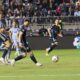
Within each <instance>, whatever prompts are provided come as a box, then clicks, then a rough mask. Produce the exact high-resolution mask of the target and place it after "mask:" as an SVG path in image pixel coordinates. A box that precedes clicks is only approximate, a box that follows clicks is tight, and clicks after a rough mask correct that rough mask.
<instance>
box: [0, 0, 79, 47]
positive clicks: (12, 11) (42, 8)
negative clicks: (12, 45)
mask: <svg viewBox="0 0 80 80" xmlns="http://www.w3.org/2000/svg"><path fill="white" fill-rule="evenodd" d="M0 13H2V14H3V22H4V25H5V26H6V27H8V28H10V27H11V26H12V24H11V20H12V19H14V18H15V19H17V20H18V23H19V24H18V27H21V26H22V25H23V22H24V20H26V19H28V20H29V21H30V22H31V24H30V27H29V28H28V29H27V30H28V31H29V32H28V35H27V36H41V37H44V36H48V35H47V28H48V27H51V26H52V25H53V23H55V22H56V20H58V19H59V20H61V23H60V25H59V26H60V27H61V30H62V32H63V34H64V35H66V36H67V35H68V36H75V34H76V32H79V31H80V0H0ZM72 40H73V38H71V41H70V43H71V42H72ZM67 41H68V40H67ZM31 42H32V41H31ZM39 43H40V42H39ZM71 48H72V46H71Z"/></svg>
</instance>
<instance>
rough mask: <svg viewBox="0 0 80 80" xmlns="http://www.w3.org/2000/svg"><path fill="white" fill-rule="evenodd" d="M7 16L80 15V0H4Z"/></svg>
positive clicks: (3, 5)
mask: <svg viewBox="0 0 80 80" xmlns="http://www.w3.org/2000/svg"><path fill="white" fill-rule="evenodd" d="M2 10H3V11H4V14H5V15H6V16H27V17H33V16H37V17H40V16H44V17H46V16H80V0H3V1H2Z"/></svg>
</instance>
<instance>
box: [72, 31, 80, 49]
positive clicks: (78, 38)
mask: <svg viewBox="0 0 80 80" xmlns="http://www.w3.org/2000/svg"><path fill="white" fill-rule="evenodd" d="M73 46H75V47H76V48H77V49H80V34H79V32H77V33H76V37H75V38H74V41H73Z"/></svg>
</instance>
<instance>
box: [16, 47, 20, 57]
mask: <svg viewBox="0 0 80 80" xmlns="http://www.w3.org/2000/svg"><path fill="white" fill-rule="evenodd" d="M16 55H18V56H19V55H20V49H19V48H16Z"/></svg>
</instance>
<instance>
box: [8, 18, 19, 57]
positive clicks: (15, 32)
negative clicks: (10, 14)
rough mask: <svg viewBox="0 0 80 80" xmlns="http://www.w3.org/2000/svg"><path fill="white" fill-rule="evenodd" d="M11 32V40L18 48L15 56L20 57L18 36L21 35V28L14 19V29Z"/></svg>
mask: <svg viewBox="0 0 80 80" xmlns="http://www.w3.org/2000/svg"><path fill="white" fill-rule="evenodd" d="M9 32H10V38H11V40H12V43H13V46H14V47H15V48H16V53H15V55H17V56H18V55H20V49H19V43H18V39H17V36H18V34H19V28H18V22H17V20H15V19H13V20H12V28H11V29H10V30H9Z"/></svg>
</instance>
